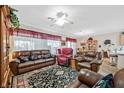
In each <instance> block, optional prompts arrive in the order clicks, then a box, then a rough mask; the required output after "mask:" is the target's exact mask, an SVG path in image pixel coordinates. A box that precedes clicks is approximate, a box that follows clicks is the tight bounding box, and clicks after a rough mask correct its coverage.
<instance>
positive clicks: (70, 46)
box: [67, 41, 76, 55]
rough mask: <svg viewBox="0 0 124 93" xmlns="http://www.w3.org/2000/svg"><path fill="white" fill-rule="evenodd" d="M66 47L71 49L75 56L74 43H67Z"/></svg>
mask: <svg viewBox="0 0 124 93" xmlns="http://www.w3.org/2000/svg"><path fill="white" fill-rule="evenodd" d="M67 47H68V48H72V49H73V55H75V54H76V43H75V42H69V41H68V42H67Z"/></svg>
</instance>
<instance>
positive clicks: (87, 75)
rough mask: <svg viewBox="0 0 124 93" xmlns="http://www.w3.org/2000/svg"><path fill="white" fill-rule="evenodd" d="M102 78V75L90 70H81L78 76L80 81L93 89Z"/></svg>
mask: <svg viewBox="0 0 124 93" xmlns="http://www.w3.org/2000/svg"><path fill="white" fill-rule="evenodd" d="M101 78H102V76H101V75H100V74H98V73H95V72H93V71H90V70H88V69H81V70H80V72H79V75H78V80H79V81H80V82H82V83H83V84H86V85H88V86H89V87H93V85H94V84H96V82H97V81H98V80H100V79H101Z"/></svg>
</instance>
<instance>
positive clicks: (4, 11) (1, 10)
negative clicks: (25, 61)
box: [0, 5, 10, 87]
mask: <svg viewBox="0 0 124 93" xmlns="http://www.w3.org/2000/svg"><path fill="white" fill-rule="evenodd" d="M8 15H9V8H8V6H4V5H2V6H0V87H8V80H9V75H10V69H9V42H10V41H9V32H10V31H9V29H10V20H9V16H8Z"/></svg>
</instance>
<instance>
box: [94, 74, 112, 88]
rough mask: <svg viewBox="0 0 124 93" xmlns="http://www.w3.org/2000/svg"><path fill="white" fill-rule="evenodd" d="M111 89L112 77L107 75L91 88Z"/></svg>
mask: <svg viewBox="0 0 124 93" xmlns="http://www.w3.org/2000/svg"><path fill="white" fill-rule="evenodd" d="M112 87H113V75H112V74H108V75H106V76H105V77H103V78H102V79H101V80H99V81H98V82H97V83H96V84H95V85H94V86H93V88H112Z"/></svg>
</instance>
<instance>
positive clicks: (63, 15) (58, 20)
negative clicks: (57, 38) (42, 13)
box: [48, 12, 73, 27]
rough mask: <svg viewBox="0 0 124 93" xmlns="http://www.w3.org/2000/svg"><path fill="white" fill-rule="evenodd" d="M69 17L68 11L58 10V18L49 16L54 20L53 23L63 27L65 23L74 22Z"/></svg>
mask: <svg viewBox="0 0 124 93" xmlns="http://www.w3.org/2000/svg"><path fill="white" fill-rule="evenodd" d="M67 17H68V14H67V13H64V12H58V13H57V14H56V18H52V17H48V19H50V20H51V21H53V24H55V25H57V26H61V27H62V26H63V25H64V24H65V23H70V24H73V22H72V21H69V20H68V19H67Z"/></svg>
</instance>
